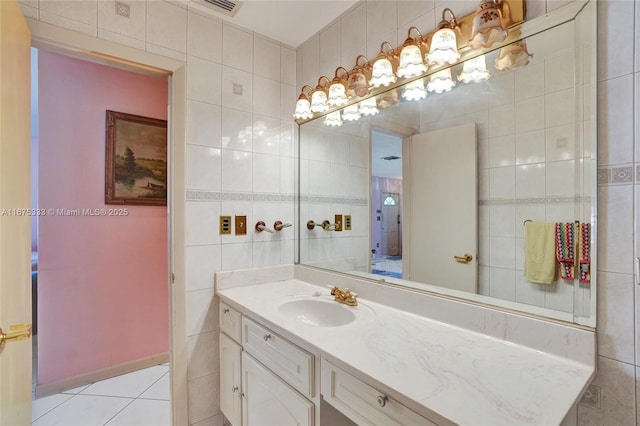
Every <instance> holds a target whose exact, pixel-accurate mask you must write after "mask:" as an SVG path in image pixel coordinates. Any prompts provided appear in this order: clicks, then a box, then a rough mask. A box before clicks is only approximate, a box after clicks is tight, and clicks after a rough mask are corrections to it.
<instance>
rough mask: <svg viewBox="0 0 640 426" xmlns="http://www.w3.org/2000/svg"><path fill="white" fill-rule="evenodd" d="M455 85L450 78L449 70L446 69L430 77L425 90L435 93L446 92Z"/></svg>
mask: <svg viewBox="0 0 640 426" xmlns="http://www.w3.org/2000/svg"><path fill="white" fill-rule="evenodd" d="M455 85H456V82H455V81H453V79H452V78H451V70H450V69H449V68H447V69H444V70H440V71H438V72H437V73H435V74H432V75H431V78H430V79H429V83H428V84H427V90H428V91H430V92H435V93H442V92H448V91H449V90H451V89H453V87H454V86H455Z"/></svg>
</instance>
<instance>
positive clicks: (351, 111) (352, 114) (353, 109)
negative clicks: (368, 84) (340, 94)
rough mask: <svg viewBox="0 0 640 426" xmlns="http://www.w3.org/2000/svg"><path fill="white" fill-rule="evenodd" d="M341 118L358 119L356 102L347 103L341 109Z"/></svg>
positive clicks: (358, 112) (347, 119)
mask: <svg viewBox="0 0 640 426" xmlns="http://www.w3.org/2000/svg"><path fill="white" fill-rule="evenodd" d="M342 119H343V120H345V121H356V120H359V119H360V110H359V109H358V104H353V105H349V106H348V107H346V108H345V109H344V110H343V111H342Z"/></svg>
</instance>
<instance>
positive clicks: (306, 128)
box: [298, 3, 596, 326]
mask: <svg viewBox="0 0 640 426" xmlns="http://www.w3.org/2000/svg"><path fill="white" fill-rule="evenodd" d="M580 6H581V7H582V6H584V7H583V8H582V9H581V10H580V9H579V8H578V7H577V6H575V5H574V7H575V12H576V13H572V14H571V16H569V17H568V18H567V19H562V21H561V22H557V20H556V21H555V23H554V24H553V25H552V26H550V28H547V29H544V28H540V26H541V25H545V24H546V22H554V20H553V19H550V18H551V16H550V15H551V14H549V15H546V16H543V17H541V18H538V19H535V20H532V21H531V22H527V23H525V25H523V27H522V40H519V41H517V42H515V43H511V44H509V45H505V46H502V47H501V48H499V49H495V50H493V51H490V52H487V53H486V54H485V55H484V59H485V62H484V63H482V64H478V61H477V60H474V64H472V65H473V66H470V65H468V64H467V63H464V64H462V63H458V64H456V65H454V66H452V67H451V68H449V69H448V70H449V71H450V73H451V75H452V77H453V78H454V79H455V87H454V88H453V90H450V91H448V92H443V93H435V90H434V92H433V93H431V92H429V93H428V94H427V96H426V98H424V99H420V96H409V97H407V96H405V92H406V91H407V90H409V89H411V90H415V89H416V87H418V88H419V87H424V88H427V90H428V88H429V85H430V84H431V83H434V84H435V83H436V80H435V79H434V78H432V77H433V76H427V77H425V78H424V81H423V80H415V81H413V82H411V84H409V85H406V86H399V87H395V88H392V89H390V90H388V91H386V92H384V93H381V94H379V95H377V96H376V97H375V99H376V105H374V107H375V106H377V108H378V111H379V112H378V113H377V114H375V115H371V116H367V117H364V116H363V117H360V118H359V119H357V120H354V121H349V120H347V119H345V115H344V113H342V115H340V112H339V111H336V112H337V113H338V114H336V112H334V113H332V114H333V115H332V117H334V119H335V118H336V117H337V119H338V120H339V121H341V125H339V126H338V125H336V123H337V122H336V121H333V124H334V125H336V126H335V127H331V126H328V125H326V124H325V117H320V118H319V119H315V120H311V121H308V122H306V123H304V124H301V125H300V126H299V143H300V147H299V157H300V158H299V161H300V164H299V172H300V176H299V178H300V181H299V186H298V188H299V192H300V198H299V200H300V205H299V209H298V212H299V215H300V217H299V222H298V224H303V225H304V223H306V222H307V221H309V220H313V221H314V222H315V223H319V224H320V223H323V221H329V223H332V224H333V223H336V224H337V225H338V226H336V227H327V228H325V227H313V228H312V229H307V228H306V227H305V226H301V227H300V226H299V227H298V228H299V246H298V247H299V254H298V256H299V257H298V259H299V262H300V263H301V264H305V265H311V266H316V267H320V268H327V269H331V270H336V271H342V272H346V273H350V274H357V275H360V276H363V277H368V278H372V279H374V280H377V281H379V280H380V279H382V278H384V280H385V281H386V282H389V283H394V284H399V285H403V286H406V287H409V288H412V289H415V290H424V291H435V292H440V293H445V294H448V295H451V296H454V297H461V298H465V299H471V300H474V301H478V302H482V303H488V304H492V305H497V306H501V307H503V308H507V309H515V310H520V311H525V312H529V313H533V314H536V315H542V316H546V317H550V318H555V319H560V320H564V321H571V322H577V323H579V324H583V325H588V326H595V295H596V292H595V274H593V275H589V272H590V270H594V271H595V264H594V261H595V259H594V256H593V254H594V253H595V248H594V241H595V232H593V231H595V229H593V230H592V229H590V225H591V224H592V222H593V221H594V219H595V192H594V188H595V183H594V182H595V172H594V171H595V151H596V150H595V119H596V118H595V108H594V105H595V42H594V40H595V34H594V30H595V10H594V9H595V6H594V5H593V4H592V3H587V4H586V5H584V4H583V3H581V4H580ZM565 9H566V8H565ZM559 10H560V9H559ZM564 13H565V14H566V10H565V11H564ZM545 20H546V21H545ZM540 22H542V24H541V23H540ZM476 59H477V58H476ZM485 64H486V67H485ZM487 73H488V75H487ZM436 74H440V73H436ZM436 74H433V75H436ZM461 74H462V77H458V76H460V75H461ZM474 76H475V77H477V78H474ZM476 80H477V82H474V81H476ZM416 81H417V82H419V84H416ZM413 93H415V92H413ZM407 99H420V100H413V101H408V100H407ZM367 104H368V106H369V107H371V105H372V101H371V100H370V99H369V100H367ZM354 105H355V104H354ZM352 109H353V107H352ZM328 116H329V115H327V117H328ZM347 117H348V115H347ZM341 118H342V119H341ZM336 215H338V217H337V218H336ZM338 219H340V220H341V224H338V223H337V220H338ZM576 222H577V223H578V224H585V225H582V226H575V223H576ZM532 223H533V224H536V226H537V225H539V224H547V226H546V228H544V229H546V231H544V232H547V234H545V235H547V236H548V235H551V238H552V239H553V240H554V241H553V242H552V244H553V243H555V242H556V226H555V224H556V223H558V224H564V225H566V224H570V225H571V226H569V225H567V227H565V228H562V229H564V230H565V231H567V232H564V233H561V234H558V235H560V237H561V240H562V241H561V243H560V244H557V243H556V244H554V245H552V246H551V247H552V248H551V249H549V246H548V244H547V245H546V246H544V244H542V243H540V242H539V241H538V240H540V238H539V236H540V235H542V234H541V233H540V232H542V231H537V232H538V233H537V234H535V233H534V234H530V233H529V231H527V239H525V228H527V229H529V228H530V229H533V228H534V226H529V228H528V225H527V224H532ZM340 225H342V226H340ZM538 229H542V228H541V227H539V228H538ZM589 231H591V232H589ZM532 235H534V237H532ZM571 238H573V239H571ZM543 246H544V248H541V247H543ZM569 248H571V249H573V250H574V253H569V254H567V253H566V252H567V250H569ZM549 250H551V251H561V252H562V251H563V250H564V252H563V253H564V254H562V253H560V254H558V253H550V255H551V258H552V259H554V260H553V266H552V268H553V272H554V274H555V275H557V277H553V278H552V279H550V280H549V279H547V280H546V281H550V282H547V283H542V282H539V281H540V280H539V279H537V278H535V277H534V275H532V273H531V268H532V267H538V266H539V265H537V264H535V262H533V260H535V256H536V253H537V254H538V255H540V256H541V257H543V258H544V257H545V256H546V258H547V264H546V266H545V267H546V268H548V258H549ZM557 255H559V256H560V258H561V260H564V262H559V261H557ZM563 256H564V257H563ZM567 259H571V260H572V262H573V263H572V264H571V266H570V268H569V269H570V270H571V271H572V272H571V273H569V274H568V275H567V273H566V271H567V270H565V271H564V273H563V271H562V269H561V268H560V266H565V267H566V266H568V265H569V263H568V261H567ZM581 260H582V262H583V263H582V264H580V263H579V262H580V261H581ZM532 262H533V263H532ZM525 264H527V268H528V271H527V272H525ZM532 265H533V266H532ZM581 268H582V269H581ZM589 268H590V269H589ZM569 269H568V270H569ZM581 272H582V280H581V279H580V278H581ZM536 281H538V282H536Z"/></svg>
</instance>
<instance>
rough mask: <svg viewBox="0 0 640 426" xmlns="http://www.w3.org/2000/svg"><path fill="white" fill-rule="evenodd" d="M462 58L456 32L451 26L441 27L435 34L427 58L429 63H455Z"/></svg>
mask: <svg viewBox="0 0 640 426" xmlns="http://www.w3.org/2000/svg"><path fill="white" fill-rule="evenodd" d="M458 59H460V53H458V44H457V43H456V33H455V32H453V30H452V29H451V28H440V29H439V30H438V31H436V33H435V34H434V35H433V38H432V40H431V47H430V48H429V54H427V60H428V61H429V64H436V65H444V64H455V63H456V62H458Z"/></svg>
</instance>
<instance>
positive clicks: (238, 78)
mask: <svg viewBox="0 0 640 426" xmlns="http://www.w3.org/2000/svg"><path fill="white" fill-rule="evenodd" d="M221 92H222V104H223V105H224V106H225V107H229V108H235V109H239V110H242V111H251V108H252V105H253V103H252V101H253V75H252V74H251V73H248V72H244V71H240V70H237V69H234V68H229V67H227V66H223V67H222V86H221ZM276 93H277V97H278V98H277V99H278V102H279V100H280V90H279V88H278V90H277V91H276ZM277 111H280V107H279V106H278V109H277Z"/></svg>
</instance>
